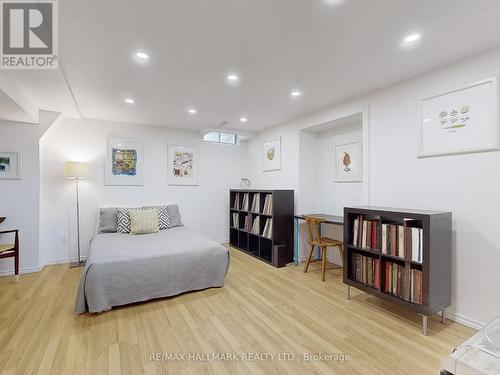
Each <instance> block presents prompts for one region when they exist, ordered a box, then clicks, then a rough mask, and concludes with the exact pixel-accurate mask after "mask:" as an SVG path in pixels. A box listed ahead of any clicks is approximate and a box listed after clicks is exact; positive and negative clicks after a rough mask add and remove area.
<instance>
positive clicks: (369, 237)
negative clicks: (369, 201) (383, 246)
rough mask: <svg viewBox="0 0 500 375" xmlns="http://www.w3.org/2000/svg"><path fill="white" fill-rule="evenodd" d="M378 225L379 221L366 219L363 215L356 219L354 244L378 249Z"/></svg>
mask: <svg viewBox="0 0 500 375" xmlns="http://www.w3.org/2000/svg"><path fill="white" fill-rule="evenodd" d="M377 226H378V222H377V221H370V220H364V219H363V216H359V217H357V218H356V219H354V225H353V227H354V235H353V245H354V246H358V247H363V248H367V249H376V248H377Z"/></svg>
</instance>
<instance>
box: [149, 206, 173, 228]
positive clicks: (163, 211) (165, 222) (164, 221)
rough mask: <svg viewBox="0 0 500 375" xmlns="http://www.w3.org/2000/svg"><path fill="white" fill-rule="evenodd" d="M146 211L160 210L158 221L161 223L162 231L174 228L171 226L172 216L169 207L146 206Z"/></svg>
mask: <svg viewBox="0 0 500 375" xmlns="http://www.w3.org/2000/svg"><path fill="white" fill-rule="evenodd" d="M143 209H144V210H152V209H157V210H158V221H159V223H160V230H164V229H169V228H172V225H171V224H170V216H168V209H167V206H145V207H143Z"/></svg>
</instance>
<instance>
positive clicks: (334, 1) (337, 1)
mask: <svg viewBox="0 0 500 375" xmlns="http://www.w3.org/2000/svg"><path fill="white" fill-rule="evenodd" d="M343 2H344V0H325V3H327V4H331V5H340V4H342V3H343Z"/></svg>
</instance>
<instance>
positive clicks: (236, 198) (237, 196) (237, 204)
mask: <svg viewBox="0 0 500 375" xmlns="http://www.w3.org/2000/svg"><path fill="white" fill-rule="evenodd" d="M233 208H234V209H235V210H239V209H240V193H236V194H235V196H234V206H233Z"/></svg>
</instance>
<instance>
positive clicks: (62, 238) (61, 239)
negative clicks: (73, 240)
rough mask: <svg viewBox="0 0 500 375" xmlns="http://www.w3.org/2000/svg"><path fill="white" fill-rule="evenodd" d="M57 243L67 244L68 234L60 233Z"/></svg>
mask: <svg viewBox="0 0 500 375" xmlns="http://www.w3.org/2000/svg"><path fill="white" fill-rule="evenodd" d="M59 242H68V233H66V232H62V233H60V234H59Z"/></svg>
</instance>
